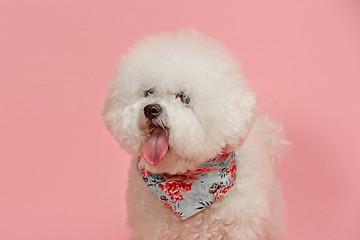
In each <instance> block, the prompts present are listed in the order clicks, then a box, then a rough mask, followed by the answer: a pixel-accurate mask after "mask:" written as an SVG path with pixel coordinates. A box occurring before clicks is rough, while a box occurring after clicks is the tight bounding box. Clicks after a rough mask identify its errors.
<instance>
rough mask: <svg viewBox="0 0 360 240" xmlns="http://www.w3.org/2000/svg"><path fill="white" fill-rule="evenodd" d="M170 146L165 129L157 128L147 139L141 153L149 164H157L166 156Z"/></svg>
mask: <svg viewBox="0 0 360 240" xmlns="http://www.w3.org/2000/svg"><path fill="white" fill-rule="evenodd" d="M168 147H169V146H168V141H167V139H166V132H165V131H164V129H161V128H155V130H154V132H153V133H152V134H151V136H150V138H149V139H148V140H146V142H145V144H144V146H143V148H142V152H141V154H142V156H143V157H144V159H145V161H146V162H147V163H148V164H149V165H151V166H156V165H158V164H159V162H160V160H161V159H162V158H163V157H164V156H165V154H166V152H167V151H168Z"/></svg>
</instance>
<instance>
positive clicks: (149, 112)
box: [144, 104, 162, 120]
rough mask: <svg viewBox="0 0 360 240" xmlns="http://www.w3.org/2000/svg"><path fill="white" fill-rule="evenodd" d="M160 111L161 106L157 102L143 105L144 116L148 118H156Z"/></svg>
mask: <svg viewBox="0 0 360 240" xmlns="http://www.w3.org/2000/svg"><path fill="white" fill-rule="evenodd" d="M161 112H162V108H161V106H160V105H159V104H149V105H146V106H145V107H144V114H145V117H147V118H148V119H150V120H151V119H155V118H157V117H158V116H159V115H160V114H161Z"/></svg>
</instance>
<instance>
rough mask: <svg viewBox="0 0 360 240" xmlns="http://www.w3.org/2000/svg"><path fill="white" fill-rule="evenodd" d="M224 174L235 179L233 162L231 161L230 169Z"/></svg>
mask: <svg viewBox="0 0 360 240" xmlns="http://www.w3.org/2000/svg"><path fill="white" fill-rule="evenodd" d="M226 173H227V174H228V175H229V176H230V177H231V178H235V177H236V163H235V160H233V161H232V162H231V164H230V167H229V168H228V169H227V170H226Z"/></svg>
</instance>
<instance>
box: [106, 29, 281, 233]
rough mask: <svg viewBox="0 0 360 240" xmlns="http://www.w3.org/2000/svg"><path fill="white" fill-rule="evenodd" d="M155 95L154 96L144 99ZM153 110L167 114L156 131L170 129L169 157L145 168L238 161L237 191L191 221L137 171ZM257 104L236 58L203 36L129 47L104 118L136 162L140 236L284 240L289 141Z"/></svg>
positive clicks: (135, 218) (132, 176) (132, 208)
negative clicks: (283, 172)
mask: <svg viewBox="0 0 360 240" xmlns="http://www.w3.org/2000/svg"><path fill="white" fill-rule="evenodd" d="M149 89H152V90H153V94H151V95H149V96H145V95H144V92H145V91H147V90H149ZM180 92H185V93H186V94H187V96H189V99H190V103H189V104H184V103H182V102H181V101H180V100H179V98H178V97H177V96H178V94H179V93H180ZM154 103H156V104H159V105H160V106H161V107H162V108H163V109H164V111H163V113H162V114H161V117H160V118H159V119H158V120H157V124H158V125H164V127H166V130H167V131H168V142H169V145H170V150H169V151H168V152H167V154H166V155H165V157H164V158H163V159H162V160H161V161H160V163H159V164H158V165H156V166H150V165H148V164H146V163H144V165H145V168H146V169H148V170H151V171H152V172H168V173H179V172H185V171H186V170H188V169H193V168H194V167H195V166H197V165H199V164H201V163H203V162H205V161H208V160H209V159H210V158H212V157H214V156H216V155H218V154H220V153H221V152H222V151H224V150H225V149H226V151H231V150H235V151H236V152H237V154H238V155H239V156H240V160H239V161H238V162H237V166H238V167H237V169H238V170H237V180H236V182H235V186H234V187H233V188H232V189H230V191H229V192H228V193H227V194H226V195H225V196H224V197H222V198H221V199H219V200H218V201H217V202H216V203H214V204H212V205H211V206H210V207H208V208H207V209H205V210H203V211H201V212H200V213H198V214H196V215H195V216H193V217H191V218H189V219H187V220H185V221H183V220H180V219H178V218H177V217H176V216H175V215H174V214H173V213H172V212H171V211H169V210H168V209H167V208H166V207H164V205H163V204H162V203H161V202H160V201H159V200H158V199H157V198H156V197H155V196H153V194H152V193H151V191H150V190H149V189H147V186H146V185H145V184H144V182H143V180H142V179H141V177H140V176H139V175H138V173H137V170H136V158H137V156H139V155H140V154H141V149H142V146H143V145H144V143H145V141H146V140H147V139H148V138H149V134H150V133H149V124H148V121H147V119H146V117H145V116H144V107H145V106H146V105H148V104H154ZM255 107H256V100H255V96H254V94H253V93H252V92H251V90H250V88H249V87H248V86H247V85H246V81H245V80H244V78H243V77H242V75H241V74H240V73H239V67H238V64H237V61H236V60H235V59H234V58H233V57H232V56H231V54H230V52H229V51H228V50H227V49H226V48H225V47H224V46H222V45H221V44H220V43H218V42H217V41H216V40H214V39H210V38H208V37H206V36H204V35H202V34H200V33H199V32H197V31H195V30H181V31H178V32H176V33H162V34H159V35H156V36H152V37H147V38H145V39H143V40H141V41H140V42H138V43H137V44H136V45H135V47H134V48H132V49H130V51H129V53H128V54H127V55H126V56H125V57H123V59H122V61H121V62H120V64H119V67H118V70H117V73H116V75H115V77H114V80H113V82H112V85H111V87H110V91H109V94H108V96H107V98H106V102H105V107H104V112H103V115H104V121H105V124H106V126H107V128H108V129H109V131H110V132H111V133H112V134H113V136H114V137H115V139H116V140H117V141H118V142H119V143H120V145H121V146H122V147H123V148H125V149H126V150H127V151H129V152H130V153H132V154H133V155H134V159H133V162H132V164H131V169H130V172H129V186H128V194H127V202H128V212H129V224H130V226H131V227H132V228H133V233H132V239H147V240H150V239H156V240H158V239H186V240H190V239H231V240H235V239H242V240H252V239H257V240H259V239H267V240H275V239H280V238H281V236H282V234H283V232H284V227H283V200H282V196H281V188H280V185H279V182H278V180H277V177H276V173H275V167H274V164H273V158H274V157H275V156H276V155H277V154H278V153H279V152H280V150H281V149H283V147H284V146H285V145H286V143H287V142H286V141H285V140H284V139H283V138H282V133H281V132H282V131H281V126H278V125H277V124H275V123H272V122H271V121H269V119H268V118H267V117H261V116H258V114H256V111H255ZM248 133H249V134H248ZM246 136H247V138H246ZM245 138H246V139H245ZM244 140H245V143H244V144H243V145H242V146H241V147H240V148H239V146H240V145H241V144H242V142H243V141H244Z"/></svg>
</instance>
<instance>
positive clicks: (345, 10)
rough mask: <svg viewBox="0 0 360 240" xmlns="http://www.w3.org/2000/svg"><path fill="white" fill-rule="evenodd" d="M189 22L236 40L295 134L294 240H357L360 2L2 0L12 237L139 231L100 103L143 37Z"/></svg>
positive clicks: (5, 213) (0, 192)
mask: <svg viewBox="0 0 360 240" xmlns="http://www.w3.org/2000/svg"><path fill="white" fill-rule="evenodd" d="M184 27H194V28H197V29H198V30H200V31H203V32H205V33H206V34H208V35H210V36H214V37H216V38H219V39H220V40H221V41H222V42H224V43H225V44H226V45H228V46H229V48H230V49H231V50H232V51H233V52H234V54H235V55H236V56H237V57H238V58H239V59H241V62H242V69H243V72H244V73H245V76H246V77H247V78H248V79H249V80H250V83H251V85H252V87H253V88H254V89H255V91H256V92H257V93H258V96H259V99H260V104H261V106H262V109H263V111H264V112H270V113H271V115H273V116H274V117H275V118H276V119H277V120H278V121H281V122H283V123H284V126H285V129H286V132H287V136H288V138H289V139H290V140H291V141H292V142H293V143H294V144H295V147H294V149H293V151H292V152H291V153H289V154H288V155H287V156H286V160H285V161H284V162H283V164H282V166H281V169H280V173H281V178H282V181H283V186H284V195H285V198H286V201H287V208H288V234H287V236H286V238H285V239H287V240H304V239H307V240H319V239H327V240H338V239H341V240H358V239H360V228H359V224H360V186H359V183H360V181H359V174H360V147H359V146H357V145H358V144H359V137H358V135H359V130H360V129H359V122H360V107H359V103H360V97H359V95H360V4H359V2H358V1H356V0H353V1H351V0H337V1H336V0H329V1H325V0H324V1H323V0H314V1H286V0H283V1H280V0H276V1H246V2H245V1H235V0H234V1H205V0H203V1H192V0H186V1H185V0H182V1H169V0H163V1H158V0H157V1H126V2H125V1H119V0H114V1H100V0H98V1H85V0H82V1H80V0H78V1H76V0H58V1H41V0H32V1H25V0H24V1H19V0H2V1H0V92H1V94H0V112H1V117H0V146H1V147H0V149H1V150H0V238H1V239H4V240H20V239H27V240H32V239H34V240H35V239H36V240H49V239H51V240H64V239H67V240H80V239H84V240H99V239H101V240H103V239H106V240H115V239H116V240H118V239H128V236H129V230H128V229H127V227H126V225H125V219H126V210H125V204H124V192H125V188H126V179H127V169H128V167H129V162H128V158H129V156H128V155H127V154H125V153H124V152H123V151H121V150H120V149H119V147H118V145H117V144H116V143H115V141H114V140H113V139H112V137H111V136H110V135H109V134H108V132H107V131H106V130H105V128H104V126H103V123H102V119H101V114H100V113H101V108H102V103H103V100H104V97H105V94H106V91H107V88H108V85H109V82H110V79H111V77H112V74H113V72H114V68H115V66H116V62H117V61H118V59H119V58H120V56H121V55H122V54H124V53H125V52H126V50H127V48H128V47H129V46H131V45H132V44H133V43H134V42H135V40H136V39H138V38H140V37H141V36H143V35H144V34H152V33H158V32H161V31H164V30H176V29H179V28H184Z"/></svg>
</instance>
